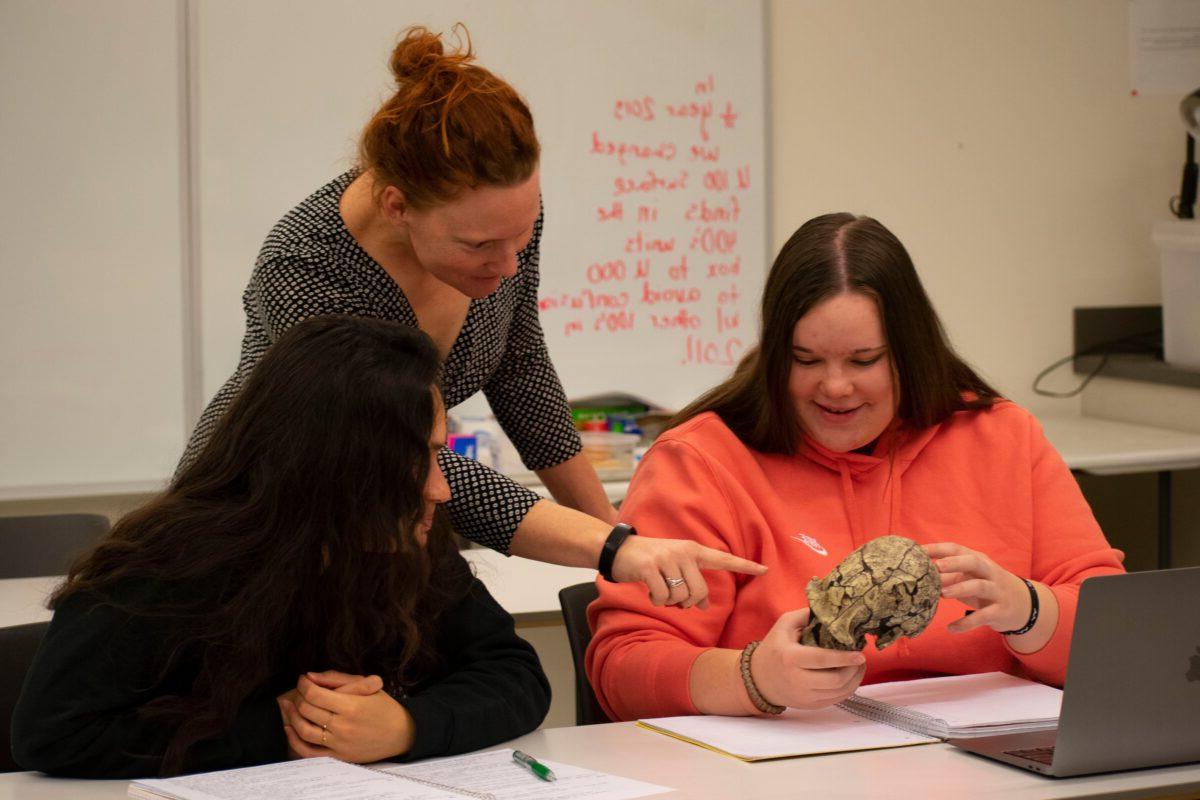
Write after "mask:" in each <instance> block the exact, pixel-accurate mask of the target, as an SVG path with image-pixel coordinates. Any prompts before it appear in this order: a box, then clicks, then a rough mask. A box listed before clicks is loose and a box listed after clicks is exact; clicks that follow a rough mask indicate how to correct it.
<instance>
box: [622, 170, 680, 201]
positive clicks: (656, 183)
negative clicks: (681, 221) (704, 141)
mask: <svg viewBox="0 0 1200 800" xmlns="http://www.w3.org/2000/svg"><path fill="white" fill-rule="evenodd" d="M687 182H688V173H687V170H681V171H680V172H677V173H675V174H674V175H665V176H664V175H659V174H658V173H657V172H655V171H654V170H652V169H648V170H646V173H645V175H644V176H641V177H637V178H627V177H623V176H617V177H616V178H613V196H614V197H617V196H620V195H623V194H628V193H630V192H657V191H659V190H660V189H661V190H663V191H667V192H674V191H678V190H680V189H686V188H687Z"/></svg>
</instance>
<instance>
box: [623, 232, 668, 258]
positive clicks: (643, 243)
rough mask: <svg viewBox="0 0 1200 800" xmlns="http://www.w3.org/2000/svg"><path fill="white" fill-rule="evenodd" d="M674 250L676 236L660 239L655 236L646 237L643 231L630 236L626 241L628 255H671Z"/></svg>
mask: <svg viewBox="0 0 1200 800" xmlns="http://www.w3.org/2000/svg"><path fill="white" fill-rule="evenodd" d="M674 249H675V237H674V236H671V237H669V238H667V239H659V238H657V237H655V236H646V235H645V234H644V233H643V232H642V231H638V232H637V235H636V236H630V237H629V238H628V239H626V240H625V252H626V253H669V252H671V251H672V250H674Z"/></svg>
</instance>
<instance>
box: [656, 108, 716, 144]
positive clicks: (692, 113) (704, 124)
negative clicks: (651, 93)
mask: <svg viewBox="0 0 1200 800" xmlns="http://www.w3.org/2000/svg"><path fill="white" fill-rule="evenodd" d="M663 107H664V108H666V109H667V116H670V117H681V118H685V119H696V120H699V121H700V139H701V141H705V142H707V141H708V120H709V118H710V117H712V115H713V104H712V101H711V100H705V101H704V102H702V103H698V102H696V101H695V100H689V101H687V102H684V103H679V104H678V105H672V104H671V103H665V104H664V105H663Z"/></svg>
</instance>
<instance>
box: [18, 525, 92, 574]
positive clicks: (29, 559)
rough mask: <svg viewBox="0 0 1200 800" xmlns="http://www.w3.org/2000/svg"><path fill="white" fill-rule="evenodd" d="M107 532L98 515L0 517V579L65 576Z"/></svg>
mask: <svg viewBox="0 0 1200 800" xmlns="http://www.w3.org/2000/svg"><path fill="white" fill-rule="evenodd" d="M107 532H108V519H107V518H105V517H102V516H100V515H99V514H45V515H40V516H32V517H0V553H3V554H4V558H3V559H0V578H36V577H40V576H43V575H65V574H66V572H67V567H69V566H70V565H71V562H72V561H74V560H75V559H76V557H78V556H79V555H80V554H82V553H83V552H84V551H86V550H88V549H89V548H91V547H92V545H94V544H96V542H98V541H100V538H101V537H102V536H104V534H106V533H107Z"/></svg>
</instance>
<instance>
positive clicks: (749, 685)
mask: <svg viewBox="0 0 1200 800" xmlns="http://www.w3.org/2000/svg"><path fill="white" fill-rule="evenodd" d="M760 644H762V642H759V641H754V642H751V643H750V644H748V645H746V647H745V649H743V650H742V683H744V684H746V694H748V695H750V702H751V703H754V707H755V708H757V709H758V710H759V711H761V712H763V713H764V714H782V713H783V706H777V705H775V704H774V703H772V702H770V701H769V700H767V698H765V697H763V696H762V692H760V691H758V687H757V686H755V685H754V678H753V676H751V675H750V656H752V655H754V651H755V650H757V649H758V646H759V645H760Z"/></svg>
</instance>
